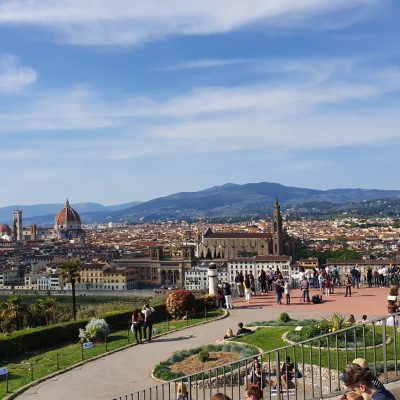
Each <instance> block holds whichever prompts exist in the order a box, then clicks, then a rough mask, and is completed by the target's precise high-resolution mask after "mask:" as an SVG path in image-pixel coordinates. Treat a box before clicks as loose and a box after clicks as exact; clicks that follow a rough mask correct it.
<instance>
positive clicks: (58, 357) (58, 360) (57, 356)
mask: <svg viewBox="0 0 400 400" xmlns="http://www.w3.org/2000/svg"><path fill="white" fill-rule="evenodd" d="M56 359H57V369H60V355H59V354H58V353H57V354H56Z"/></svg>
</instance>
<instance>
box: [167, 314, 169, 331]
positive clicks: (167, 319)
mask: <svg viewBox="0 0 400 400" xmlns="http://www.w3.org/2000/svg"><path fill="white" fill-rule="evenodd" d="M167 332H169V317H167Z"/></svg>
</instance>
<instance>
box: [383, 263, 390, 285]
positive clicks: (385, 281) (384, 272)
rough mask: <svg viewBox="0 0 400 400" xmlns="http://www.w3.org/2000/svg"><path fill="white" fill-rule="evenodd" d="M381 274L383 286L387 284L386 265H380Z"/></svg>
mask: <svg viewBox="0 0 400 400" xmlns="http://www.w3.org/2000/svg"><path fill="white" fill-rule="evenodd" d="M382 276H383V278H382V282H383V283H382V287H383V286H387V285H388V283H389V282H388V268H387V266H386V265H384V266H383V267H382Z"/></svg>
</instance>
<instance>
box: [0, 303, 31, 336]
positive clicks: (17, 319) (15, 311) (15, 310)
mask: <svg viewBox="0 0 400 400" xmlns="http://www.w3.org/2000/svg"><path fill="white" fill-rule="evenodd" d="M25 311H26V305H25V304H23V302H22V297H21V295H18V296H11V297H8V298H7V299H6V301H5V302H3V303H2V304H1V317H2V319H3V318H4V319H8V320H9V321H10V324H9V325H11V326H15V329H16V330H17V331H18V330H19V329H20V328H21V322H22V317H23V314H24V312H25Z"/></svg>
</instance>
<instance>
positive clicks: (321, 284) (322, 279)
mask: <svg viewBox="0 0 400 400" xmlns="http://www.w3.org/2000/svg"><path fill="white" fill-rule="evenodd" d="M318 283H319V291H320V292H321V293H324V287H325V270H323V269H321V271H320V272H319V275H318Z"/></svg>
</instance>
